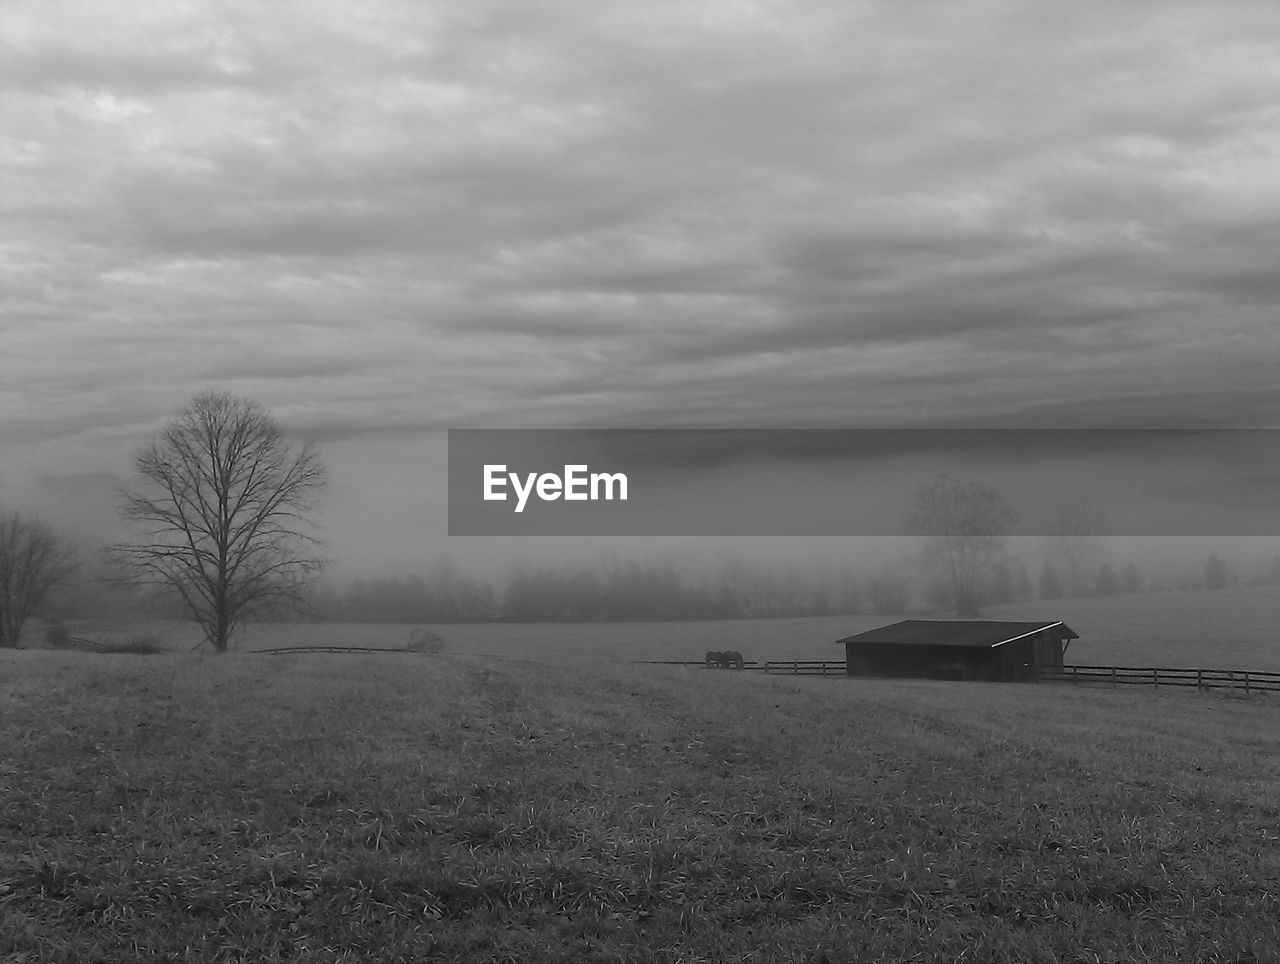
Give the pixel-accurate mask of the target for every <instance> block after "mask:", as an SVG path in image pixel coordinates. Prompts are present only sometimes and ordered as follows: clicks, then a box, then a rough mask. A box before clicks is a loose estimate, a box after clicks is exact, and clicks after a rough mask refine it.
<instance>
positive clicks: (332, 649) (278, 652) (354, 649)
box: [245, 646, 417, 656]
mask: <svg viewBox="0 0 1280 964" xmlns="http://www.w3.org/2000/svg"><path fill="white" fill-rule="evenodd" d="M414 652H417V650H412V649H405V648H404V647H403V646H401V647H400V648H399V649H390V648H388V647H385V646H384V647H378V646H277V647H275V648H274V649H246V650H245V653H246V654H249V655H254V654H257V655H267V656H282V655H287V654H289V653H414Z"/></svg>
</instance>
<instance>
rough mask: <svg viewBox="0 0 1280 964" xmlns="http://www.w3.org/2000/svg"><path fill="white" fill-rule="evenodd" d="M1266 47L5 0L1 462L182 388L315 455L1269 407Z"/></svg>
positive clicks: (1200, 30) (1278, 161) (1166, 9)
mask: <svg viewBox="0 0 1280 964" xmlns="http://www.w3.org/2000/svg"><path fill="white" fill-rule="evenodd" d="M1278 29H1280V12H1277V11H1275V10H1274V9H1273V8H1271V7H1269V6H1267V5H1262V4H1247V5H1246V4H1239V5H1231V6H1228V7H1223V6H1215V7H1212V8H1209V7H1206V6H1204V5H1200V4H1191V3H1169V4H1158V5H1156V4H1150V5H1148V4H1140V5H1132V6H1130V7H1127V8H1125V9H1123V10H1117V9H1116V7H1115V6H1114V5H1110V4H1102V3H1100V2H1086V3H1079V4H1071V5H1055V6H1054V8H1053V9H1052V10H1050V9H1046V8H1043V7H1040V6H1035V5H1026V4H1015V3H1011V2H995V0H966V2H961V3H954V2H950V3H942V2H937V3H926V4H912V5H902V4H887V3H852V4H851V3H837V2H832V3H820V4H805V5H803V10H797V9H796V8H795V5H787V4H782V3H777V2H763V0H762V2H747V0H742V2H732V0H721V2H714V3H706V4H689V3H686V2H652V3H644V4H628V5H618V4H601V3H597V2H588V0H558V2H552V3H539V4H527V3H519V2H516V0H505V2H498V0H492V2H479V3H468V4H444V3H424V4H418V3H407V2H393V0H376V2H368V3H360V4H349V3H348V4H337V3H315V2H307V3H301V2H296V3H278V4H277V3H272V4H260V3H249V2H244V3H238V4H236V3H230V4H218V5H212V4H203V3H182V4H171V3H163V4H161V3H146V2H131V3H129V4H126V5H124V6H121V5H111V6H109V7H102V8H101V9H98V8H95V7H92V6H90V7H87V8H86V7H85V5H83V4H70V3H68V4H65V5H59V4H57V3H48V2H45V3H40V4H36V3H31V2H18V3H13V4H7V5H6V6H5V8H4V10H3V11H0V36H3V37H4V38H5V40H4V44H5V47H6V49H5V50H4V54H3V56H0V82H2V84H0V117H3V118H4V120H3V121H0V178H2V179H3V184H4V189H3V191H0V276H2V277H3V292H2V293H0V326H2V327H0V331H2V334H0V341H2V342H3V350H4V355H5V359H6V378H5V380H4V382H3V383H0V412H2V418H3V424H4V434H5V444H6V445H23V444H37V443H44V444H48V443H50V442H51V441H53V442H54V443H56V444H64V445H75V444H78V443H79V442H80V441H83V440H84V439H86V438H108V439H119V440H120V441H121V442H127V441H128V440H130V439H133V438H135V437H136V436H137V435H138V433H139V432H141V431H143V430H145V429H147V428H148V426H151V425H153V424H155V422H156V421H157V420H159V419H163V418H164V417H165V416H167V415H169V414H170V413H171V412H172V411H173V410H174V409H175V408H177V407H178V406H180V405H181V404H182V403H183V402H184V401H185V400H186V399H187V398H189V397H190V395H191V394H192V393H193V391H194V390H197V389H199V388H203V387H208V386H210V385H217V386H220V387H229V388H231V389H233V390H237V391H242V392H244V393H246V394H251V395H253V396H255V397H257V398H260V399H262V400H263V401H264V402H266V403H268V404H269V405H271V406H272V407H273V408H274V409H275V410H276V411H277V412H278V413H279V414H280V415H281V416H282V417H283V418H285V419H286V421H288V422H289V424H291V425H294V426H297V427H298V428H299V429H301V430H305V431H308V432H311V433H313V434H316V435H319V436H322V437H330V438H337V437H350V436H358V435H360V434H362V433H368V432H377V431H387V430H396V431H414V430H423V429H435V428H440V427H443V426H448V425H464V424H465V425H526V426H533V427H554V426H571V425H654V426H662V425H707V426H719V425H737V426H761V427H763V426H773V427H777V426H785V425H794V426H797V427H815V426H823V425H881V426H898V425H908V424H925V425H947V424H978V425H1007V424H1020V425H1060V426H1061V425H1148V424H1163V425H1198V424H1219V425H1232V424H1249V425H1257V424H1275V415H1274V413H1275V411H1276V410H1277V409H1276V403H1277V402H1278V401H1280V388H1278V387H1277V384H1276V381H1275V378H1274V362H1275V359H1276V357H1277V350H1278V349H1280V344H1277V335H1276V307H1277V301H1278V300H1280V282H1278V281H1277V277H1280V276H1278V275H1277V272H1276V270H1275V264H1276V258H1277V247H1278V244H1280V227H1278V225H1280V156H1278V154H1280V66H1278V65H1277V62H1276V59H1275V57H1274V51H1273V49H1271V45H1270V44H1269V42H1268V41H1269V40H1270V39H1271V38H1274V37H1275V36H1276V35H1277V30H1278ZM95 433H96V434H95ZM58 440H61V441H58Z"/></svg>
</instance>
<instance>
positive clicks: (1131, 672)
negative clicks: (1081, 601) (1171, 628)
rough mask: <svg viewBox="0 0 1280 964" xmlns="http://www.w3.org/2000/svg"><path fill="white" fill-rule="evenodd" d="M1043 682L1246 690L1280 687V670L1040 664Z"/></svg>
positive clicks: (1261, 690) (1258, 690)
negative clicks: (1048, 665) (1270, 671)
mask: <svg viewBox="0 0 1280 964" xmlns="http://www.w3.org/2000/svg"><path fill="white" fill-rule="evenodd" d="M1040 679H1041V681H1043V682H1063V683H1110V684H1111V685H1113V686H1123V685H1138V686H1155V687H1160V686H1194V687H1196V688H1197V689H1201V690H1210V689H1230V690H1239V691H1241V692H1243V693H1252V692H1265V691H1280V673H1264V672H1261V671H1258V670H1252V669H1251V670H1239V669H1236V670H1232V669H1173V668H1168V667H1161V666H1152V667H1137V666H1062V667H1057V666H1053V667H1047V666H1042V667H1040Z"/></svg>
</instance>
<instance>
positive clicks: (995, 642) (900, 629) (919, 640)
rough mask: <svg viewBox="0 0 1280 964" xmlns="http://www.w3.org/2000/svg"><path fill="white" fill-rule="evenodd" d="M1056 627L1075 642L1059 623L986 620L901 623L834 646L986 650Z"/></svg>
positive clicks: (839, 641)
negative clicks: (880, 644) (873, 644)
mask: <svg viewBox="0 0 1280 964" xmlns="http://www.w3.org/2000/svg"><path fill="white" fill-rule="evenodd" d="M1055 626H1058V627H1061V629H1062V635H1063V636H1064V637H1065V638H1067V639H1079V637H1078V636H1077V635H1076V634H1075V632H1074V631H1072V629H1071V627H1070V626H1068V625H1067V624H1066V623H1064V622H1063V621H1062V620H1060V619H1059V620H1053V621H1050V622H1030V623H1028V622H1009V621H1005V620H989V619H904V620H903V621H902V622H900V623H894V624H893V625H891V626H881V627H880V628H879V629H872V630H868V631H867V632H865V633H857V634H856V635H854V636H846V637H845V638H844V639H838V640H836V642H837V643H892V644H895V645H904V646H963V647H970V648H981V649H988V648H994V647H996V646H1000V645H1003V644H1004V643H1011V642H1013V641H1014V640H1015V639H1021V638H1022V637H1024V636H1030V635H1032V634H1033V633H1038V632H1041V631H1042V630H1046V629H1052V628H1053V627H1055Z"/></svg>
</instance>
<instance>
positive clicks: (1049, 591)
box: [1040, 562, 1062, 599]
mask: <svg viewBox="0 0 1280 964" xmlns="http://www.w3.org/2000/svg"><path fill="white" fill-rule="evenodd" d="M1040 598H1041V599H1061V598H1062V579H1061V578H1060V577H1059V576H1058V570H1057V569H1055V568H1054V567H1053V563H1051V562H1045V564H1044V566H1043V567H1042V568H1041V570H1040Z"/></svg>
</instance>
